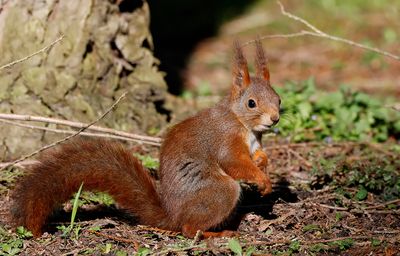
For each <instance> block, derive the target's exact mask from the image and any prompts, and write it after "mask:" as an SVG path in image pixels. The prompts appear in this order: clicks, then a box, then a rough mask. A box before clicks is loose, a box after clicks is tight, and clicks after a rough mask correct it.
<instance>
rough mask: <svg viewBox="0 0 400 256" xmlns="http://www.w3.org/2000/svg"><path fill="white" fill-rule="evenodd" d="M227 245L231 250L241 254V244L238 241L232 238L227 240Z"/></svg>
mask: <svg viewBox="0 0 400 256" xmlns="http://www.w3.org/2000/svg"><path fill="white" fill-rule="evenodd" d="M228 247H229V249H231V251H232V252H234V253H235V254H236V255H239V256H241V255H242V252H243V251H242V246H241V245H240V243H239V241H238V240H236V239H234V238H232V239H230V240H229V242H228Z"/></svg>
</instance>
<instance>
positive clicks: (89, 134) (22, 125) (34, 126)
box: [0, 119, 160, 146]
mask: <svg viewBox="0 0 400 256" xmlns="http://www.w3.org/2000/svg"><path fill="white" fill-rule="evenodd" d="M0 122H2V123H6V124H10V125H15V126H20V127H24V128H29V129H34V130H43V131H48V132H54V133H62V134H74V133H75V132H76V131H71V130H63V129H53V128H48V127H43V126H37V125H29V124H21V123H18V122H14V121H7V120H1V119H0ZM80 135H82V136H88V137H102V138H110V139H117V140H124V141H133V142H139V143H146V144H149V145H153V146H159V145H160V143H155V142H151V141H145V142H143V140H137V139H131V138H128V137H123V136H118V135H113V134H108V133H92V132H81V133H80ZM132 135H133V134H132Z"/></svg>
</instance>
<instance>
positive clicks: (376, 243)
mask: <svg viewBox="0 0 400 256" xmlns="http://www.w3.org/2000/svg"><path fill="white" fill-rule="evenodd" d="M371 244H372V246H374V247H376V246H379V245H380V244H381V241H380V240H378V239H375V238H372V240H371Z"/></svg>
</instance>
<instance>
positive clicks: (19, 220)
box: [12, 139, 167, 236]
mask: <svg viewBox="0 0 400 256" xmlns="http://www.w3.org/2000/svg"><path fill="white" fill-rule="evenodd" d="M39 161H40V163H39V164H37V165H36V166H34V167H33V168H32V170H30V174H29V175H26V176H24V177H23V178H22V180H21V181H20V182H19V184H18V187H17V188H16V189H15V191H14V193H13V199H14V205H13V208H12V213H13V216H14V221H15V224H16V225H23V226H26V227H27V228H28V229H29V230H31V231H32V232H33V234H34V235H35V236H38V235H40V234H41V233H42V226H43V225H44V223H45V221H46V219H47V218H48V216H49V215H50V214H51V212H52V210H53V209H54V208H55V207H56V206H58V205H59V204H60V203H63V202H65V201H67V200H68V199H69V198H70V197H71V195H72V194H73V193H74V192H76V191H77V190H78V188H79V186H80V185H81V183H82V182H83V183H84V184H83V188H84V189H86V190H97V191H104V192H108V193H109V194H110V195H111V196H113V197H114V199H115V200H116V201H117V202H118V204H119V205H120V207H121V208H123V209H125V210H127V211H128V212H129V213H130V214H132V215H134V216H137V217H138V218H139V221H140V222H141V223H144V224H148V225H153V226H159V227H167V225H166V223H167V222H166V215H165V212H164V210H163V208H162V207H161V206H160V201H159V198H158V194H157V193H156V190H155V186H154V181H153V180H152V178H151V177H150V176H149V175H148V173H147V171H146V170H144V169H143V167H142V166H141V164H140V162H139V161H138V160H137V159H136V158H134V157H133V156H132V154H131V153H130V152H129V151H127V150H126V149H124V148H123V147H122V145H120V144H119V143H111V142H107V141H105V140H96V141H94V140H82V139H75V140H72V141H70V142H68V143H66V144H63V145H61V146H59V147H58V148H56V149H54V150H51V151H49V152H46V153H45V154H43V155H41V158H40V159H39Z"/></svg>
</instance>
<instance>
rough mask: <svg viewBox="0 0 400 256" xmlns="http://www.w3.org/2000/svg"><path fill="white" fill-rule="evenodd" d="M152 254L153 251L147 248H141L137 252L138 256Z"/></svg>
mask: <svg viewBox="0 0 400 256" xmlns="http://www.w3.org/2000/svg"><path fill="white" fill-rule="evenodd" d="M150 253H151V250H150V249H149V248H146V247H140V248H139V249H138V251H137V256H147V255H149V254H150Z"/></svg>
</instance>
